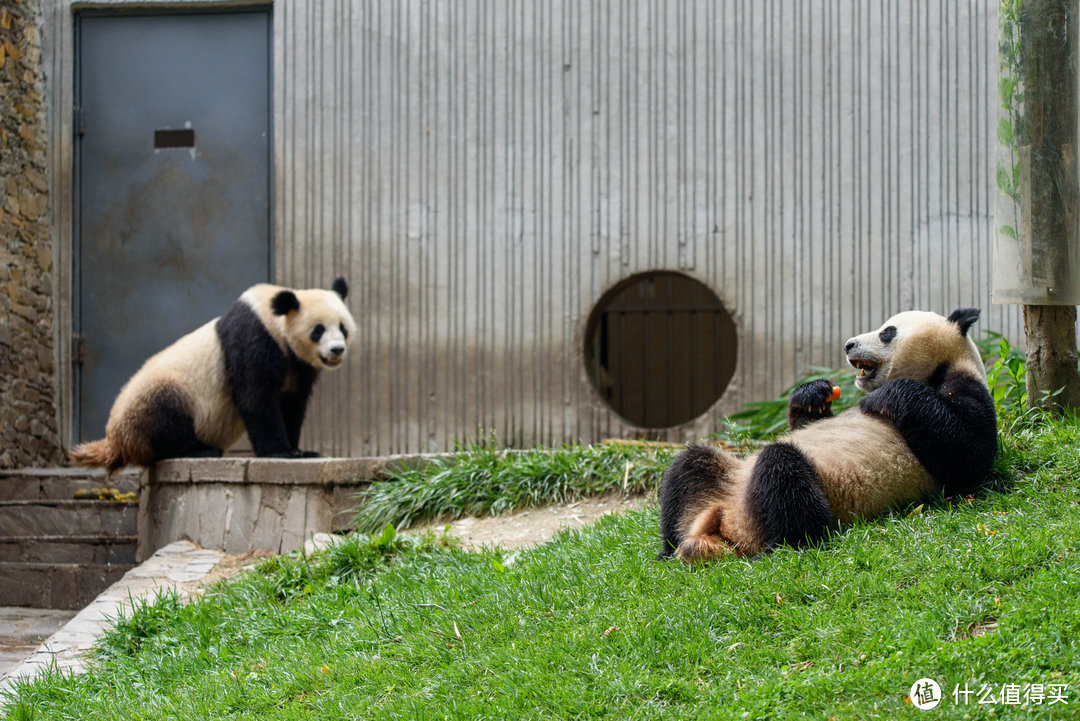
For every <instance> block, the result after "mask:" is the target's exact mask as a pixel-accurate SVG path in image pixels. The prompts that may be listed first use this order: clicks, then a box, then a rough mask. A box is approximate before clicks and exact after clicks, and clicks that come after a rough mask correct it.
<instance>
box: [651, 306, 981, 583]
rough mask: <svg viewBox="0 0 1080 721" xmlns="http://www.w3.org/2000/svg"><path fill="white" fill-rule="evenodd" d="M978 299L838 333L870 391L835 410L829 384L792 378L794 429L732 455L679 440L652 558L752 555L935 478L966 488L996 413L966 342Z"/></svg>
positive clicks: (922, 491) (874, 510)
mask: <svg viewBox="0 0 1080 721" xmlns="http://www.w3.org/2000/svg"><path fill="white" fill-rule="evenodd" d="M978 317H979V310H978V309H976V308H966V309H960V310H957V311H955V312H953V313H952V314H951V315H950V316H949V317H948V318H945V317H942V316H940V315H938V314H937V313H927V312H922V311H909V312H905V313H900V314H898V315H895V316H893V317H892V318H890V319H889V320H887V321H885V324H884V325H883V326H882V327H881V328H880V329H878V330H876V331H872V332H870V333H865V334H863V335H859V336H856V337H854V338H851V339H849V340H848V341H847V343H846V344H845V345H844V350H845V351H846V352H847V360H848V363H850V364H851V365H852V366H853V367H855V368H858V369H859V370H860V373H859V375H858V377H857V378H856V380H855V385H856V386H857V387H858V388H859V389H860V390H862V391H866V392H867V395H866V396H865V397H864V398H863V399H862V401H860V403H859V405H858V407H854V408H850V409H848V410H847V411H845V412H843V413H841V414H840V415H837V416H833V413H832V410H831V401H830V397H831V395H832V390H833V389H832V384H831V383H829V382H828V381H814V382H811V383H806V384H804V385H802V386H799V387H798V388H797V389H796V390H795V391H794V392H793V393H792V394H791V398H790V402H789V405H788V424H789V426H790V428H791V432H790V433H789V434H788V435H786V436H784V437H783V438H781V439H780V440H779V441H777V442H776V443H773V444H771V445H769V446H766V447H765V448H764V449H763V450H761V452H759V453H757V454H755V455H752V456H749V457H747V458H737V457H735V456H732V455H729V454H727V453H724V452H722V451H720V450H718V449H717V448H715V447H714V446H712V445H706V444H698V445H692V446H690V447H688V448H687V449H686V450H685V451H683V452H681V453H680V454H679V455H678V456H676V458H675V460H674V461H673V462H672V464H671V466H670V467H669V468H668V470H667V471H666V473H665V474H664V480H663V484H662V486H661V489H660V530H661V535H662V537H663V550H662V551H661V554H660V555H661V557H665V556H668V555H671V554H674V555H675V556H677V557H678V558H681V559H683V560H684V561H687V562H691V563H692V562H696V561H707V560H711V559H713V558H716V557H717V556H720V555H722V554H724V553H735V554H736V555H739V556H755V555H758V554H760V553H762V552H767V551H769V550H771V549H772V548H774V547H776V546H778V545H780V544H787V545H790V546H795V547H798V546H800V545H802V544H805V543H810V542H815V541H817V540H819V539H821V538H822V537H823V536H824V535H825V533H826V530H827V529H830V528H835V527H837V526H839V525H840V524H845V523H849V522H851V521H852V520H853V519H855V518H869V517H873V516H877V515H879V514H881V513H884V512H885V511H886V510H887V509H889V508H890V507H891V506H896V505H899V504H904V503H908V502H911V501H914V500H917V499H918V498H920V497H922V496H925V495H927V494H930V493H936V492H938V491H939V490H941V489H944V491H945V493H946V494H948V495H955V494H962V493H968V492H970V491H972V490H973V489H975V488H976V487H977V486H979V484H981V483H982V482H983V481H984V480H985V479H986V477H987V475H988V474H989V473H990V469H991V466H992V464H993V460H994V456H995V454H996V453H997V419H996V414H995V411H994V403H993V400H992V399H991V397H990V393H989V390H988V388H987V382H986V371H985V369H984V368H983V364H982V361H981V359H980V357H979V352H978V350H977V349H976V347H975V344H974V343H973V342H972V341H971V339H970V338H968V336H967V332H968V329H969V328H970V327H971V325H972V324H973V323H974V322H975V321H976V320H977V319H978Z"/></svg>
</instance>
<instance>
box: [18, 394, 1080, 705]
mask: <svg viewBox="0 0 1080 721" xmlns="http://www.w3.org/2000/svg"><path fill="white" fill-rule="evenodd" d="M1040 418H1042V416H1041V415H1038V414H1035V415H1033V414H1027V415H1024V414H1023V413H1020V412H1019V411H1016V412H1010V413H1007V414H1006V417H1005V418H1003V420H1002V425H1003V427H1004V428H1005V429H1006V432H1005V433H1004V434H1003V438H1002V446H1003V453H1002V455H1001V456H1000V458H999V460H998V462H997V464H996V467H995V475H994V482H993V483H992V484H991V486H992V487H991V488H990V489H988V490H986V491H984V492H982V493H980V494H979V495H978V496H976V497H974V498H971V499H951V500H947V499H940V498H939V499H936V500H932V501H931V502H928V503H927V504H925V506H916V507H913V508H905V509H900V510H898V511H896V512H895V513H893V514H890V515H887V516H885V517H883V518H878V519H875V520H872V521H865V522H860V523H858V524H856V525H855V526H854V527H851V528H849V529H847V530H845V531H844V532H842V533H839V534H837V535H835V536H834V537H832V538H830V539H829V540H828V541H827V542H825V543H823V544H821V545H820V546H817V547H814V548H810V549H806V550H803V551H798V552H796V551H791V550H788V549H784V550H781V551H778V552H776V553H774V554H772V555H770V556H767V557H765V558H762V559H760V560H758V561H756V562H753V563H748V562H746V561H743V560H737V559H725V560H721V561H719V562H716V563H713V564H711V565H709V566H705V567H699V568H688V567H685V566H683V565H681V564H678V563H673V562H657V561H655V560H654V558H655V556H656V553H657V551H658V549H659V538H658V531H657V515H656V511H655V509H654V508H650V509H646V510H645V511H643V512H639V513H628V514H625V515H622V516H616V517H607V518H605V519H604V520H603V521H601V522H600V523H599V524H598V525H597V526H595V527H592V528H590V529H588V530H585V531H583V532H580V533H566V534H563V535H562V536H560V537H559V538H558V539H557V540H556V541H555V542H553V543H549V544H547V545H545V546H542V547H540V548H537V549H534V550H530V551H524V552H516V553H497V552H484V553H466V552H462V551H460V550H458V549H455V548H454V547H453V546H452V544H447V543H445V539H440V538H437V537H432V536H427V537H421V538H403V537H400V536H396V535H394V533H393V532H392V530H389V531H387V532H385V533H382V534H379V535H377V536H353V537H351V538H350V539H349V541H348V542H347V543H346V544H344V545H343V546H341V547H339V548H336V549H333V550H331V551H327V552H324V553H321V554H318V555H316V556H313V557H308V558H305V557H302V556H299V555H290V556H281V557H276V558H272V559H269V560H267V561H265V562H264V563H262V564H261V565H260V566H259V567H258V569H257V570H256V571H254V572H251V573H247V574H244V575H242V576H240V577H238V578H235V579H232V580H229V581H226V582H224V583H221V584H219V585H216V586H214V587H213V588H212V589H210V591H209V592H208V593H207V594H206V595H205V596H203V597H202V598H201V599H199V600H198V601H196V602H193V603H190V604H187V605H184V604H182V603H180V602H179V601H178V600H177V599H176V598H175V597H171V596H170V597H166V598H163V599H161V600H159V601H158V602H157V603H155V604H150V605H137V606H136V608H135V609H134V610H131V609H129V612H128V613H127V614H126V615H125V617H124V618H122V619H120V620H119V621H118V622H117V624H116V626H115V629H114V630H113V631H111V632H110V633H109V634H108V635H107V636H106V637H105V639H104V640H103V641H102V643H101V644H100V645H99V647H98V658H99V664H100V665H99V667H98V668H97V669H96V670H95V671H94V672H92V673H89V674H86V675H83V676H79V677H75V678H68V677H62V676H59V675H50V676H46V677H44V678H42V679H39V680H38V681H36V682H34V683H33V684H29V685H24V686H22V687H20V689H19V695H18V698H17V700H16V701H15V702H14V703H13V704H12V705H10V706H9V707H8V709H7V714H8V717H9V718H17V719H83V718H93V719H159V718H160V719H218V718H229V719H353V718H443V717H457V718H492V719H507V718H594V717H612V718H673V719H681V718H720V719H726V718H733V719H742V718H768V719H783V718H791V719H801V718H804V717H807V718H829V717H836V718H839V719H892V718H956V719H961V718H989V717H991V714H990V711H991V710H992V711H993V716H995V717H997V718H1030V717H1035V718H1053V717H1066V716H1067V714H1066V713H1059V712H1060V711H1061V710H1062V708H1063V707H1062V706H1061V705H1057V706H1054V707H1050V706H1047V705H1042V706H1036V705H1032V706H1028V707H1026V708H1023V707H1006V706H1003V705H1000V704H999V705H996V706H993V707H989V706H982V707H980V706H978V705H977V704H976V703H975V701H976V700H977V697H972V699H971V703H970V704H969V705H967V706H958V705H956V703H955V702H954V700H953V699H952V697H951V695H949V694H951V692H952V690H953V687H954V686H955V685H957V684H959V685H961V686H963V684H965V683H966V684H968V686H969V688H970V689H972V690H975V691H978V690H979V689H980V687H981V685H982V684H984V683H985V684H992V685H994V686H995V687H996V689H997V690H998V691H1000V688H1001V686H1002V684H1007V683H1009V684H1013V683H1015V684H1021V685H1023V684H1029V683H1035V684H1046V685H1049V684H1066V685H1067V687H1068V688H1067V693H1068V700H1069V706H1068V711H1069V712H1072V713H1074V714H1075V712H1076V710H1077V709H1078V708H1080V653H1078V646H1077V643H1078V641H1077V639H1080V484H1078V483H1077V479H1078V478H1080V452H1078V448H1080V424H1078V423H1077V422H1076V420H1075V418H1064V419H1062V418H1057V417H1051V416H1047V417H1045V418H1042V420H1041V421H1040ZM982 631H985V632H984V633H982ZM923 676H928V677H930V678H934V679H936V680H937V681H938V682H939V683H940V684H941V686H942V687H943V689H944V692H945V694H946V699H945V702H944V703H943V705H942V706H941V707H939V708H938V709H936V710H934V711H933V712H930V713H927V714H925V715H924V714H923V713H922V712H919V711H917V710H916V709H914V708H913V707H912V706H911V705H910V704H909V703H906V702H905V700H904V699H905V697H906V696H907V693H908V689H909V688H910V686H911V684H912V683H913V682H914V681H915V680H916V679H918V678H920V677H923Z"/></svg>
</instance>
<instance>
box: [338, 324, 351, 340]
mask: <svg viewBox="0 0 1080 721" xmlns="http://www.w3.org/2000/svg"><path fill="white" fill-rule="evenodd" d="M338 328H341V336H342V337H343V338H348V337H349V331H348V330H346V329H345V324H344V323H338Z"/></svg>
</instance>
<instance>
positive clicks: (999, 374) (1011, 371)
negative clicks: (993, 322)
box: [986, 331, 1027, 415]
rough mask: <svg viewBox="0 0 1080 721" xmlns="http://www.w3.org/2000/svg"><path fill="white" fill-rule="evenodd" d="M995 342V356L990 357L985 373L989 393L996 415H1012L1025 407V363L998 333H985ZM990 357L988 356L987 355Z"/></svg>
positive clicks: (1018, 352)
mask: <svg viewBox="0 0 1080 721" xmlns="http://www.w3.org/2000/svg"><path fill="white" fill-rule="evenodd" d="M986 334H987V335H988V336H990V337H991V338H993V339H994V340H996V341H997V344H998V347H997V355H996V356H992V357H991V358H990V360H991V361H992V363H991V364H990V367H989V369H988V370H987V371H986V379H987V383H988V384H989V386H990V393H991V395H992V396H993V397H994V405H995V406H997V409H998V414H999V415H1000V414H1006V415H1009V414H1012V413H1014V412H1016V410H1017V409H1020V408H1024V407H1026V405H1027V363H1026V362H1025V360H1024V354H1023V353H1021V352H1020V351H1018V350H1016V349H1015V348H1013V347H1012V346H1011V345H1010V344H1009V341H1008V340H1006V339H1005V337H1004V336H1002V335H1001V334H999V333H994V332H993V331H986ZM987 355H990V354H987Z"/></svg>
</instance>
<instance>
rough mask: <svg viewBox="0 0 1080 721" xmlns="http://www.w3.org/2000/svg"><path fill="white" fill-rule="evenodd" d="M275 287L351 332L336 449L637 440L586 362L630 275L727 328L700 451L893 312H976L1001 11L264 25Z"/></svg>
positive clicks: (348, 9) (365, 18)
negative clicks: (342, 316)
mask: <svg viewBox="0 0 1080 721" xmlns="http://www.w3.org/2000/svg"><path fill="white" fill-rule="evenodd" d="M274 23H275V49H276V50H275V68H274V73H275V79H276V88H275V96H276V101H275V148H276V158H275V160H276V168H277V177H276V186H275V187H276V198H275V203H276V242H277V246H276V248H277V273H278V275H279V276H280V280H282V281H283V282H288V283H295V284H298V285H309V284H316V283H323V282H326V279H329V278H331V277H332V276H333V275H334V273H336V272H337V271H338V270H339V269H345V270H346V271H347V275H348V276H349V277H350V280H351V281H352V283H353V288H354V293H355V295H354V296H352V301H351V302H352V307H353V309H354V310H355V314H356V316H357V320H358V322H359V324H360V331H359V334H358V338H357V345H356V352H355V355H354V356H353V358H352V361H351V364H350V366H349V369H348V371H347V372H346V373H344V374H342V377H339V378H334V379H333V380H330V379H327V381H326V382H325V383H324V385H323V387H322V389H321V391H320V392H319V394H318V398H317V406H316V411H315V412H314V413H313V417H312V418H311V421H310V422H309V426H308V429H307V433H308V436H309V438H312V439H315V438H323V439H325V446H326V450H328V451H332V452H336V453H349V454H358V453H362V454H368V453H373V454H379V453H394V452H404V451H419V450H432V449H446V448H448V447H451V446H452V444H453V442H454V440H455V439H461V438H469V437H474V436H475V435H476V434H477V433H478V431H479V429H481V428H490V429H494V430H495V432H496V433H497V434H498V436H499V438H500V439H501V440H502V441H505V442H508V443H513V444H528V443H533V442H545V443H557V442H560V441H563V440H570V439H585V440H595V439H599V438H602V437H605V436H613V435H623V434H627V433H631V432H633V430H634V429H632V428H629V427H627V426H625V425H623V424H622V423H621V422H620V421H619V419H618V418H617V416H615V415H614V414H613V413H612V412H610V411H609V410H607V407H606V406H605V405H604V404H603V402H602V401H600V399H599V398H598V396H597V394H596V392H595V391H594V390H593V388H592V386H591V385H590V384H589V382H588V380H587V378H586V375H585V372H584V367H583V365H584V364H583V360H582V352H581V348H582V346H583V342H584V341H583V333H584V326H585V323H586V320H587V318H588V315H589V313H590V311H591V309H592V306H593V304H594V303H595V302H596V300H597V299H598V298H599V297H600V296H601V295H602V294H603V293H604V292H605V291H606V290H607V289H609V288H610V287H611V286H613V285H614V284H615V283H616V282H618V281H619V280H620V279H623V278H625V277H627V276H629V275H632V274H634V273H638V272H642V271H647V270H654V269H669V270H679V271H684V272H686V273H687V274H689V275H692V276H693V277H694V278H697V279H699V280H701V281H703V282H705V283H706V284H707V285H708V286H710V287H711V288H712V289H713V290H714V291H715V292H716V293H717V294H718V295H719V297H720V298H721V300H722V301H723V303H724V304H725V306H726V307H727V309H728V310H730V311H731V312H732V313H733V314H734V315H735V318H736V322H737V324H738V328H739V334H740V341H741V345H740V348H739V352H738V365H737V369H736V374H735V378H734V380H733V381H732V383H731V386H730V387H729V390H728V392H727V393H726V394H725V395H724V397H723V398H722V400H721V401H720V402H719V403H718V404H717V405H716V406H714V408H713V409H712V411H710V412H709V413H708V414H707V416H706V417H705V418H703V419H701V420H700V421H698V422H696V423H693V424H690V426H689V427H685V428H683V429H681V430H680V431H679V432H676V433H673V434H671V435H674V436H688V435H690V436H692V435H695V434H699V433H704V432H708V431H711V430H713V429H714V428H715V426H716V423H717V420H718V419H719V418H720V417H721V415H722V414H724V413H726V412H729V411H731V410H733V409H735V408H736V407H737V406H738V404H739V403H740V402H742V401H744V400H749V399H759V398H764V397H770V396H772V395H774V394H775V393H777V392H778V391H779V390H781V389H782V388H783V387H785V386H786V385H788V384H790V383H791V382H792V381H794V380H795V379H796V378H797V377H798V376H799V375H800V374H801V373H803V372H804V371H806V370H807V369H808V368H809V367H810V366H812V365H827V366H836V365H838V364H840V363H841V362H842V352H841V345H842V341H843V340H844V339H845V338H846V337H848V336H849V335H852V334H854V333H856V332H861V331H865V330H867V329H869V328H871V327H876V326H877V325H878V324H879V323H880V322H881V321H882V320H884V318H885V317H886V316H888V315H889V314H891V313H892V312H894V311H897V310H900V309H907V308H912V307H921V308H928V309H933V310H938V311H944V312H948V311H950V310H952V309H953V308H954V307H956V306H958V305H979V306H981V307H983V309H984V311H985V315H984V318H985V322H984V323H983V324H982V327H983V328H993V329H996V330H999V331H1004V332H1006V333H1009V334H1011V335H1013V336H1016V335H1018V334H1019V333H1018V318H1017V315H1016V312H1015V309H1011V308H1002V307H992V306H991V305H990V301H989V298H990V286H989V278H990V248H991V237H992V235H991V229H992V213H993V203H992V202H991V201H992V195H991V193H992V191H993V149H994V148H993V145H992V144H993V142H994V140H993V137H994V136H993V128H994V127H995V123H996V117H995V114H994V113H995V106H996V71H995V68H996V67H997V60H996V41H995V36H996V16H995V4H994V3H992V2H989V1H987V2H974V3H953V2H944V1H937V0H935V1H922V2H911V1H909V0H879V1H877V2H865V1H864V0H832V1H828V2H818V1H814V2H809V1H807V2H783V1H779V0H777V1H775V2H759V1H757V0H727V1H725V2H716V1H714V0H700V1H697V2H678V3H672V2H664V1H663V0H654V1H652V2H646V1H635V2H626V1H624V0H618V1H616V0H610V1H596V2H588V3H581V2H572V1H570V0H565V1H562V0H517V1H510V0H472V1H469V2H449V1H447V2H399V3H348V2H332V3H331V2H327V3H292V2H282V3H278V4H277V5H276V6H275V15H274Z"/></svg>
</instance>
